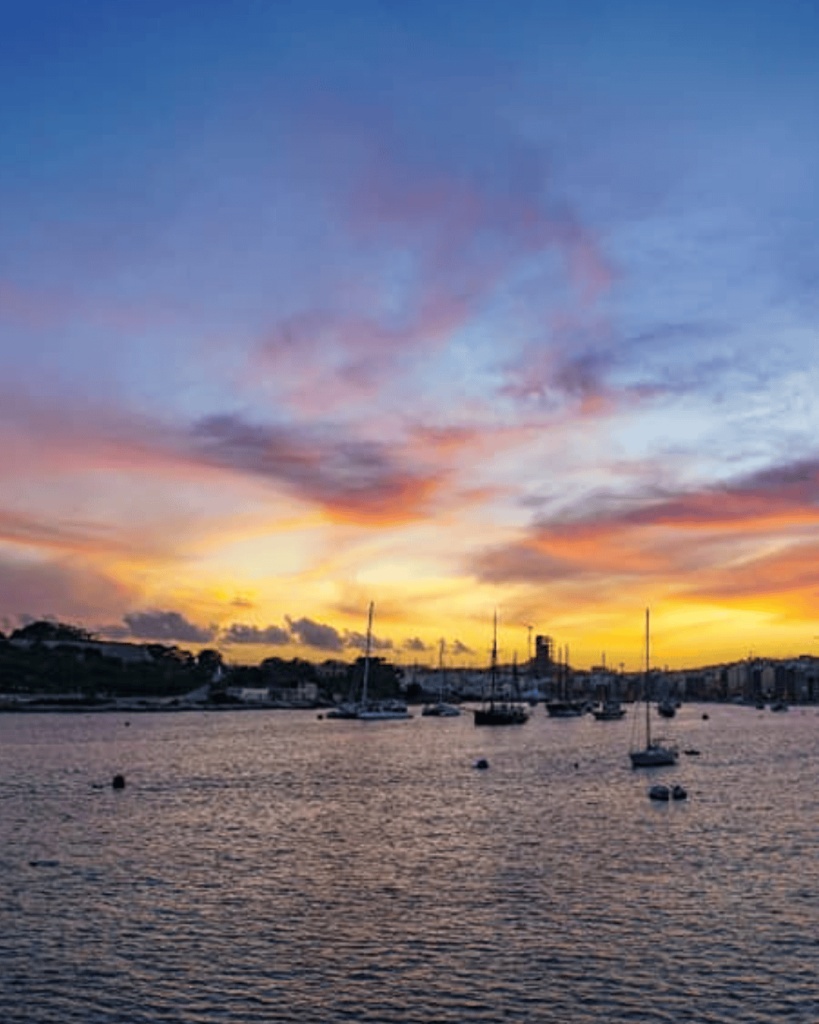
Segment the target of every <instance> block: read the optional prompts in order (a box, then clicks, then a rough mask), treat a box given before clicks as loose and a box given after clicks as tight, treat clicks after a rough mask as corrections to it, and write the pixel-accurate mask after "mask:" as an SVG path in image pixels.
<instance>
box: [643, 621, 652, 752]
mask: <svg viewBox="0 0 819 1024" xmlns="http://www.w3.org/2000/svg"><path fill="white" fill-rule="evenodd" d="M650 664H651V661H650V657H649V650H648V608H646V673H645V681H644V683H643V689H644V690H645V694H644V696H645V702H646V747H650V746H651V707H650V702H649V699H648V673H649V666H650Z"/></svg>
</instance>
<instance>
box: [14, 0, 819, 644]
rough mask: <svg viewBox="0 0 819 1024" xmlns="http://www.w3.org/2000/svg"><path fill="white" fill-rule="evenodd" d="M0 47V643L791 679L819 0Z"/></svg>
mask: <svg viewBox="0 0 819 1024" xmlns="http://www.w3.org/2000/svg"><path fill="white" fill-rule="evenodd" d="M2 17H3V32H2V33H0V86H2V94H3V96H4V103H3V105H2V114H0V152H2V154H3V158H2V163H3V173H2V175H0V354H2V362H3V374H2V378H0V471H1V472H2V474H3V478H4V483H5V486H4V488H3V497H2V499H0V595H2V596H1V597H0V617H2V618H3V622H4V624H5V628H6V629H7V630H8V629H9V628H14V625H15V624H18V623H19V622H20V621H23V620H24V619H25V618H26V617H27V616H35V617H39V616H41V615H53V616H56V617H57V618H60V619H63V620H68V621H74V622H81V623H82V624H83V625H85V626H86V627H88V628H91V629H93V630H96V631H98V632H100V633H102V634H105V635H118V636H126V637H132V638H135V639H149V638H150V639H154V638H158V639H165V640H168V641H169V642H178V643H181V644H183V645H184V644H191V643H198V642H207V643H208V644H212V645H217V646H222V647H223V648H224V649H225V650H226V652H227V653H228V655H229V656H230V657H233V658H235V659H236V660H246V661H252V660H256V659H258V658H259V657H263V656H266V655H267V654H269V653H271V651H275V652H276V653H283V654H287V655H288V656H289V655H292V654H294V653H298V654H307V655H308V656H310V657H323V656H330V655H331V654H332V655H336V654H339V653H340V654H347V653H351V652H353V651H354V650H355V645H356V643H357V642H358V640H357V639H356V638H357V637H358V638H359V639H360V632H361V625H362V622H363V620H364V618H365V616H366V609H367V605H368V602H369V601H370V600H374V601H375V603H376V631H377V632H379V630H380V633H379V640H380V642H381V643H382V644H383V645H384V648H385V649H389V648H390V647H392V649H393V650H394V652H395V655H396V657H402V656H403V655H404V654H406V652H408V651H413V652H417V650H418V649H419V648H421V647H423V648H426V650H427V651H428V652H430V658H431V659H433V658H434V657H435V653H434V652H435V651H436V650H437V644H438V641H439V639H440V638H444V639H445V640H447V642H448V643H449V644H450V645H451V648H452V649H453V650H455V649H456V646H457V645H459V646H457V649H458V650H463V649H468V650H469V652H470V654H469V657H473V658H474V659H475V660H476V662H478V661H481V660H482V659H485V656H486V648H487V645H488V634H489V629H490V623H491V620H492V616H493V613H494V609H495V608H497V609H498V610H499V615H500V619H501V623H502V645H503V644H505V646H506V652H507V654H510V653H511V652H512V650H513V649H518V648H520V653H521V654H522V653H523V649H524V647H525V644H526V636H527V630H528V626H529V625H533V627H534V628H535V629H536V631H537V632H545V633H549V634H551V635H553V636H554V638H555V642H556V644H565V645H567V646H568V645H570V647H571V650H572V651H573V652H575V653H576V658H577V660H578V662H579V663H581V664H583V663H586V664H588V663H591V662H593V661H597V660H599V657H600V653H601V652H602V651H608V652H609V655H608V656H609V658H610V659H611V660H613V661H622V662H626V663H628V662H630V661H632V660H633V661H635V663H637V662H639V656H640V632H641V620H642V609H643V608H644V607H645V606H647V605H651V607H652V608H653V609H654V611H653V616H652V621H653V623H654V630H655V631H657V633H658V641H657V647H658V652H659V653H658V657H660V658H663V659H664V660H665V661H666V662H668V663H678V664H682V663H691V662H692V661H693V662H698V663H702V662H704V661H707V660H717V659H722V658H726V659H727V658H733V657H743V656H745V655H746V654H747V653H748V650H749V649H754V650H756V651H758V652H759V653H766V652H767V653H771V654H783V653H789V652H793V653H798V652H799V651H800V650H806V649H810V646H811V644H812V643H813V642H814V631H815V630H816V627H815V625H813V619H814V616H815V612H814V608H815V604H816V594H817V579H816V574H815V572H814V571H813V569H812V563H813V562H814V561H815V559H814V558H813V556H814V554H815V553H816V545H817V537H816V525H817V511H816V509H817V496H818V494H817V492H818V491H819V487H818V486H817V484H818V481H819V476H817V472H818V469H819V453H818V452H817V442H816V437H817V436H819V434H817V425H818V424H817V419H819V417H817V413H816V411H815V394H816V391H817V377H818V376H819V375H818V374H817V358H816V355H815V352H816V348H817V346H816V341H817V337H816V335H817V320H818V319H819V298H817V296H818V295H819V288H817V283H819V282H817V275H818V273H819V271H818V269H817V268H819V242H817V238H819V235H817V231H816V226H817V198H816V188H815V182H816V180H817V177H818V176H819V175H818V173H817V172H819V133H817V131H816V129H815V125H814V121H815V109H814V108H815V106H816V98H817V96H818V95H819V81H818V80H817V79H818V78H819V72H817V69H816V61H815V53H816V47H817V43H818V42H819V10H818V9H817V8H816V7H815V5H814V4H811V3H808V2H799V0H780V2H776V3H775V2H756V3H739V2H726V3H723V4H719V5H712V4H696V3H694V4H691V3H689V4H685V5H681V4H672V3H622V4H604V3H574V4H568V3H545V4H544V3H515V4H500V3H488V2H487V3H471V4H462V3H449V4H424V3H419V4H412V5H408V4H407V5H398V4H394V3H393V4H387V3H361V2H351V3H347V4H330V3H300V4H295V3H292V4H291V3H261V2H259V3H254V2H237V3H232V4H227V3H197V4H193V3H179V2H176V3H174V2H169V3H163V4H158V3H157V4H154V3H139V4H112V3H100V2H83V3H77V4H64V3H37V2H31V3H6V4H4V5H3V9H2ZM294 624H296V626H294ZM237 640H240V641H241V642H237ZM250 641H252V642H250ZM466 656H467V655H466V654H464V657H466Z"/></svg>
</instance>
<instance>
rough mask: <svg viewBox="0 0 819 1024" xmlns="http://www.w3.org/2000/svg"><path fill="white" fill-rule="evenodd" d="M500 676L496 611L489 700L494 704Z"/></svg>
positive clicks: (496, 612)
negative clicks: (498, 676)
mask: <svg viewBox="0 0 819 1024" xmlns="http://www.w3.org/2000/svg"><path fill="white" fill-rule="evenodd" d="M497 675H498V610H497V608H496V609H495V620H494V627H493V630H492V674H491V676H490V687H491V689H490V691H489V700H490V702H491V703H493V704H494V702H495V690H496V689H497Z"/></svg>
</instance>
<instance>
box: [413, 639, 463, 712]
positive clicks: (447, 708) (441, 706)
mask: <svg viewBox="0 0 819 1024" xmlns="http://www.w3.org/2000/svg"><path fill="white" fill-rule="evenodd" d="M445 694H446V673H445V672H444V641H443V640H442V641H441V647H440V651H439V654H438V700H437V701H435V703H434V704H425V705H424V707H423V710H422V711H421V714H422V715H426V716H432V717H434V718H456V717H457V716H458V715H460V713H461V709H460V708H456V707H455V705H454V704H447V702H446V701H445V700H444V696H445Z"/></svg>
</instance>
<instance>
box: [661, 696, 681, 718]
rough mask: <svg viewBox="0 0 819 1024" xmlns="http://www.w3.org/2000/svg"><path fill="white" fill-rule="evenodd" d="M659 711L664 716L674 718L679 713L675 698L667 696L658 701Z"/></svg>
mask: <svg viewBox="0 0 819 1024" xmlns="http://www.w3.org/2000/svg"><path fill="white" fill-rule="evenodd" d="M657 711H658V713H659V714H661V715H662V716H663V718H673V717H674V715H676V714H677V705H676V704H675V703H674V701H673V700H669V699H668V698H665V699H664V700H661V701H658V703H657Z"/></svg>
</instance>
